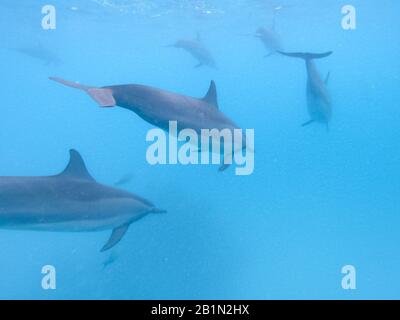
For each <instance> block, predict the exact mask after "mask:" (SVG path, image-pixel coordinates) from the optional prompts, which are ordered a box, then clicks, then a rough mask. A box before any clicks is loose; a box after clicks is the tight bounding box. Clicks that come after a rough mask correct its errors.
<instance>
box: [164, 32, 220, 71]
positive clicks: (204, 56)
mask: <svg viewBox="0 0 400 320" xmlns="http://www.w3.org/2000/svg"><path fill="white" fill-rule="evenodd" d="M167 47H174V48H180V49H183V50H185V51H187V52H189V53H190V54H191V55H192V56H193V57H194V58H195V59H197V60H198V62H199V63H198V64H197V65H195V68H199V67H202V66H208V67H211V68H214V69H216V68H217V64H216V63H215V60H214V58H213V56H212V54H211V52H210V51H209V50H208V49H207V48H206V46H205V45H204V43H203V41H202V40H201V38H200V34H197V38H196V39H194V40H185V39H182V40H178V41H177V42H175V43H174V44H172V45H168V46H167Z"/></svg>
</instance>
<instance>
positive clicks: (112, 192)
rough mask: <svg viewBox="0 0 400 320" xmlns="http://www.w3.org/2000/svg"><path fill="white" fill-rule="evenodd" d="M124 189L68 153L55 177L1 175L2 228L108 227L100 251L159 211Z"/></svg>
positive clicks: (83, 229) (78, 229) (80, 229)
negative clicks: (106, 181)
mask: <svg viewBox="0 0 400 320" xmlns="http://www.w3.org/2000/svg"><path fill="white" fill-rule="evenodd" d="M163 212H165V211H162V210H159V209H157V208H156V207H155V206H154V205H153V204H152V203H151V202H149V201H147V200H145V199H143V198H141V197H138V196H136V195H134V194H132V193H129V192H127V191H122V190H118V189H115V188H112V187H108V186H105V185H102V184H100V183H97V182H96V181H95V180H94V179H93V178H92V177H91V176H90V174H89V172H88V170H87V169H86V166H85V163H84V161H83V159H82V157H81V156H80V154H79V153H78V152H77V151H75V150H71V151H70V161H69V164H68V166H67V167H66V169H65V170H64V171H63V172H62V173H61V174H58V175H55V176H45V177H0V228H1V229H8V230H33V231H56V232H61V231H65V232H89V231H102V230H108V229H112V230H113V231H112V234H111V237H110V238H109V240H108V242H107V243H106V244H105V245H104V246H103V248H102V249H101V251H102V252H103V251H106V250H109V249H111V248H112V247H114V246H115V245H116V244H117V243H118V242H119V241H120V240H121V239H122V237H123V236H124V235H125V233H126V232H127V230H128V228H129V225H130V224H132V223H133V222H135V221H137V220H139V219H141V218H143V217H144V216H146V215H147V214H150V213H163Z"/></svg>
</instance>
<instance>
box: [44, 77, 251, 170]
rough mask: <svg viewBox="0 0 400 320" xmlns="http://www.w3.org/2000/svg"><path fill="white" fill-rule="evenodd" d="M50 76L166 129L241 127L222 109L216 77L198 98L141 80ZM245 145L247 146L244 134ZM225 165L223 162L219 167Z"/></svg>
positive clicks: (104, 104) (103, 103)
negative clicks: (98, 83)
mask: <svg viewBox="0 0 400 320" xmlns="http://www.w3.org/2000/svg"><path fill="white" fill-rule="evenodd" d="M50 79H51V80H54V81H56V82H59V83H61V84H63V85H66V86H69V87H72V88H76V89H80V90H83V91H85V92H86V93H87V94H89V96H91V97H92V98H93V99H94V100H95V101H96V102H97V103H98V104H99V105H100V106H101V107H114V106H120V107H122V108H125V109H128V110H131V111H133V112H135V113H136V114H137V115H139V116H140V117H141V118H142V119H144V120H145V121H147V122H149V123H151V124H153V125H154V126H157V127H159V128H161V129H163V130H165V131H168V130H169V122H170V121H177V125H178V131H181V130H183V129H193V130H195V131H196V132H197V134H198V135H201V130H202V129H209V130H212V129H218V130H224V129H228V130H231V132H232V135H233V131H234V130H235V129H240V128H239V127H238V126H237V125H236V124H235V123H234V122H233V121H232V120H230V119H229V118H228V117H227V116H225V115H224V114H223V113H222V112H221V111H220V110H219V107H218V101H217V89H216V86H215V83H214V81H211V85H210V88H209V90H208V92H207V94H206V95H205V97H204V98H202V99H198V98H192V97H188V96H184V95H181V94H177V93H173V92H169V91H165V90H161V89H156V88H152V87H148V86H144V85H138V84H130V85H117V86H106V87H102V88H96V87H90V86H86V85H82V84H79V83H75V82H71V81H67V80H63V79H60V78H55V77H50ZM243 146H244V148H245V137H244V138H243ZM226 168H227V166H223V167H221V168H220V170H224V169H226Z"/></svg>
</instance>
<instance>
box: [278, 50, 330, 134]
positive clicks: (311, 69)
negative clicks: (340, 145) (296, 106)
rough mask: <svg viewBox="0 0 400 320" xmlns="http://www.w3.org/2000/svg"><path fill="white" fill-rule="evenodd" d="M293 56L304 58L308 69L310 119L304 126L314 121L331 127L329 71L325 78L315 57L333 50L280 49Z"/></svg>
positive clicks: (307, 89) (320, 57) (327, 54)
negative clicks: (298, 51) (291, 50)
mask: <svg viewBox="0 0 400 320" xmlns="http://www.w3.org/2000/svg"><path fill="white" fill-rule="evenodd" d="M279 53H280V54H283V55H285V56H288V57H292V58H300V59H304V61H305V62H306V69H307V88H306V93H307V106H308V113H309V115H310V120H309V121H307V122H305V123H304V124H303V125H302V126H303V127H304V126H307V125H309V124H311V123H314V122H319V123H323V124H326V126H327V128H329V122H330V120H331V118H332V102H331V98H330V95H329V92H328V88H327V84H328V81H329V73H328V75H327V77H326V79H325V81H324V80H322V79H321V76H320V75H319V73H318V70H317V68H316V66H315V63H314V61H313V60H314V59H322V58H325V57H328V56H330V55H331V54H332V51H329V52H326V53H287V52H282V51H279Z"/></svg>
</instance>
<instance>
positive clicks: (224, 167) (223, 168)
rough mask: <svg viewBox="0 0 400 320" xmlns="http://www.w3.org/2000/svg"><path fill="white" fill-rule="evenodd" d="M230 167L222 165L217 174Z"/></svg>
mask: <svg viewBox="0 0 400 320" xmlns="http://www.w3.org/2000/svg"><path fill="white" fill-rule="evenodd" d="M230 166H231V165H230V164H229V163H228V164H226V163H224V164H223V165H221V166H220V167H219V169H218V171H219V172H224V171H225V170H226V169H228V168H229V167H230Z"/></svg>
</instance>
